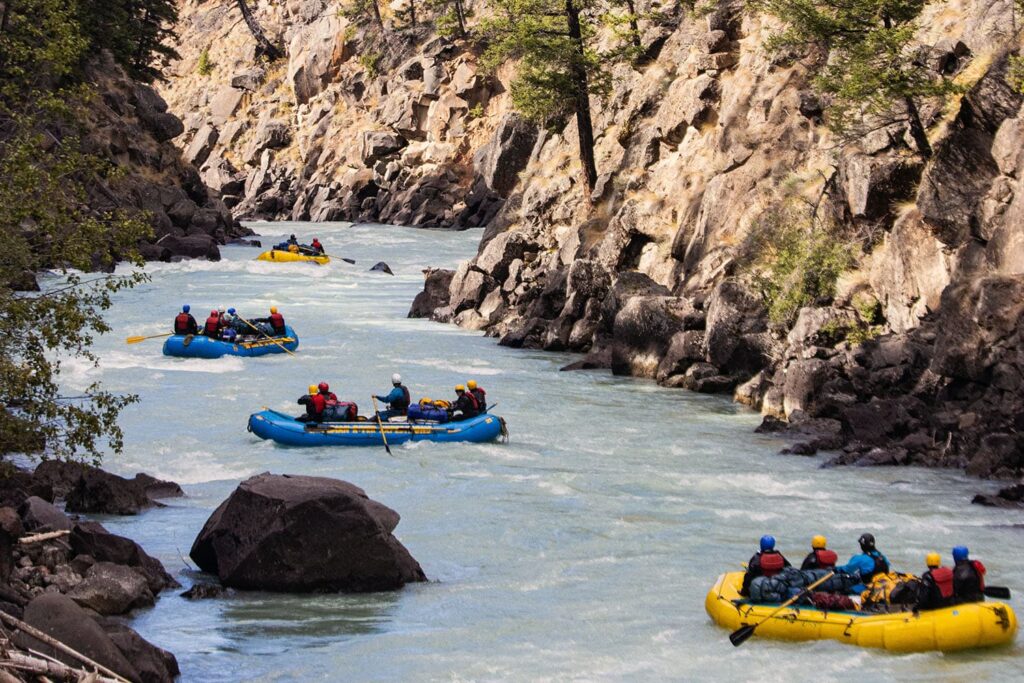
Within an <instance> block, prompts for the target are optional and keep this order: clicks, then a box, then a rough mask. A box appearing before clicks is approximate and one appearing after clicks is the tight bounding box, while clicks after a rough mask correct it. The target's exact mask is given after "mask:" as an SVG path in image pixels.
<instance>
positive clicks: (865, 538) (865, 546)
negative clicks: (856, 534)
mask: <svg viewBox="0 0 1024 683" xmlns="http://www.w3.org/2000/svg"><path fill="white" fill-rule="evenodd" d="M857 543H860V549H861V550H863V551H864V552H866V553H867V552H870V551H872V550H874V549H875V537H874V536H873V535H872V534H861V535H860V538H858V539H857Z"/></svg>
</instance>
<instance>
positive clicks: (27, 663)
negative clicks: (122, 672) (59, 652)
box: [0, 647, 124, 683]
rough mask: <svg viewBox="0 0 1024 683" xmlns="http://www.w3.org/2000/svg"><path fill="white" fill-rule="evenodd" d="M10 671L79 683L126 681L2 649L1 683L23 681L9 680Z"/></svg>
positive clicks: (0, 661) (40, 657)
mask: <svg viewBox="0 0 1024 683" xmlns="http://www.w3.org/2000/svg"><path fill="white" fill-rule="evenodd" d="M8 669H13V670H15V671H23V672H25V673H29V674H32V675H35V676H47V677H50V676H52V677H53V678H54V679H56V680H61V681H77V683H122V682H123V681H124V679H123V678H110V677H109V676H101V675H99V674H97V673H96V672H95V671H84V670H82V669H76V668H74V667H70V666H68V665H67V664H64V663H62V662H58V661H57V660H55V659H52V658H50V657H46V656H44V655H42V654H39V653H32V654H26V653H24V652H21V651H16V650H10V649H8V648H7V647H4V648H2V649H0V683H7V681H20V680H21V679H19V678H16V677H10V678H7V676H10V674H9V673H7V671H6V670H8Z"/></svg>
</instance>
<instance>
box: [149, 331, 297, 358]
mask: <svg viewBox="0 0 1024 683" xmlns="http://www.w3.org/2000/svg"><path fill="white" fill-rule="evenodd" d="M284 330H285V335H284V336H283V337H258V338H256V339H254V340H252V341H248V342H243V343H241V344H235V343H232V342H226V341H221V340H219V339H210V338H209V337H204V336H202V335H199V334H194V335H190V336H191V337H192V341H191V342H189V344H188V345H187V346H186V345H185V336H184V335H180V334H175V335H173V336H170V337H168V338H167V340H166V341H165V342H164V355H165V356H179V357H181V358H220V357H221V356H265V355H267V354H268V353H284V352H285V351H284V349H288V350H289V351H295V349H297V348H299V337H298V335H296V334H295V331H294V330H293V329H292V328H291V326H290V325H285V326H284ZM282 346H283V347H284V349H283V348H281V347H282Z"/></svg>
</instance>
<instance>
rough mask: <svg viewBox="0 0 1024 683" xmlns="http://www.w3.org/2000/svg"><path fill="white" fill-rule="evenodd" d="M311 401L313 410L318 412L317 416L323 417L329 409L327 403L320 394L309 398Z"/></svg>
mask: <svg viewBox="0 0 1024 683" xmlns="http://www.w3.org/2000/svg"><path fill="white" fill-rule="evenodd" d="M309 400H310V401H311V402H312V404H313V408H314V409H315V410H316V414H317V415H323V412H324V408H326V407H327V401H326V400H325V399H324V397H323V396H321V395H320V394H313V395H312V396H310V397H309Z"/></svg>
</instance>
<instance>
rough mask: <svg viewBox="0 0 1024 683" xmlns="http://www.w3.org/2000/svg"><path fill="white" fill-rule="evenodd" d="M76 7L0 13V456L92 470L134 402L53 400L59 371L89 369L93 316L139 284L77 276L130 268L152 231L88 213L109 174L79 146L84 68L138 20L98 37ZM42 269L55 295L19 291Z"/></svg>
mask: <svg viewBox="0 0 1024 683" xmlns="http://www.w3.org/2000/svg"><path fill="white" fill-rule="evenodd" d="M82 7H83V6H82V5H80V4H79V3H78V1H77V0H18V2H16V3H11V2H5V3H3V7H2V9H0V243H2V244H3V245H4V258H3V259H0V453H7V452H12V451H14V452H26V453H27V452H39V451H42V452H44V453H45V454H46V455H47V456H48V457H68V458H83V457H84V458H88V459H91V460H93V461H94V462H95V461H98V459H99V458H100V452H101V442H102V441H103V440H106V442H107V444H108V445H109V446H110V447H111V448H112V449H113V450H114V451H115V452H116V451H120V449H121V446H122V434H121V431H120V429H119V428H118V426H117V416H118V413H119V412H120V410H121V409H122V408H123V407H124V406H125V405H127V404H128V403H131V402H132V401H133V400H135V399H134V397H132V396H117V395H114V394H111V393H109V392H107V391H105V390H104V389H103V388H102V386H100V385H99V384H93V385H92V386H90V387H88V388H87V389H86V390H85V392H84V393H82V394H81V395H77V396H62V395H61V393H60V379H61V369H62V362H63V361H66V360H67V359H69V358H75V359H84V360H86V361H93V362H95V356H93V354H92V353H91V352H90V345H91V344H92V341H93V337H94V336H95V335H96V334H100V333H103V332H105V331H108V329H109V328H108V326H107V325H106V323H105V322H104V320H103V318H102V315H101V314H102V311H103V310H105V309H107V308H109V307H110V305H111V303H112V297H113V295H114V293H116V292H117V291H119V290H121V289H123V288H125V287H130V286H132V285H133V284H135V283H137V282H140V281H141V280H142V279H143V278H142V276H140V275H130V276H115V275H82V274H80V271H93V270H96V269H97V268H99V269H102V268H106V267H109V266H111V265H112V263H113V259H114V258H115V257H118V256H119V257H124V256H131V255H132V253H133V252H134V246H135V244H137V242H138V240H139V239H140V238H141V237H143V236H145V235H146V234H147V233H148V230H149V228H148V226H147V225H146V223H145V222H144V221H143V220H141V217H139V216H131V215H127V214H125V213H124V212H122V211H119V210H111V211H100V210H96V209H94V208H93V207H92V206H91V202H90V192H91V191H93V190H102V189H105V188H106V186H107V185H111V184H114V183H116V182H117V179H118V178H117V176H118V174H117V173H116V172H115V170H114V169H113V168H112V167H111V165H110V164H109V163H107V162H105V161H104V160H103V159H101V158H99V157H97V156H95V155H93V154H91V153H89V152H88V151H86V150H85V148H84V146H83V145H82V144H81V142H80V139H79V138H80V133H81V131H80V129H79V125H80V124H79V122H80V121H81V120H84V119H85V118H86V116H87V114H86V112H85V111H84V103H85V102H87V101H89V100H90V99H92V98H94V97H95V92H94V91H93V89H92V88H91V87H90V86H89V85H88V84H87V83H85V82H84V81H83V78H82V69H81V67H82V65H83V64H84V63H85V62H86V61H88V59H89V58H90V57H91V56H92V55H94V54H95V52H96V51H97V50H98V49H104V48H107V49H113V48H112V47H111V46H114V47H117V46H122V47H123V46H124V45H125V43H119V42H117V41H118V40H120V39H121V38H122V37H123V36H125V35H128V34H130V28H129V27H131V26H132V25H133V24H132V23H131V22H132V18H133V16H137V15H130V14H122V15H120V16H121V17H122V19H121V21H124V22H127V23H115V24H108V26H109V27H110V29H111V33H109V34H107V35H103V36H100V35H97V34H95V33H94V32H93V30H94V28H95V26H91V27H86V26H84V25H83V24H82V23H81V21H80V18H81V17H82V16H83V13H84V12H83V10H82ZM111 16H115V15H107V16H106V17H105V19H104V20H105V21H107V20H109V19H110V17H111ZM136 26H137V24H136ZM130 55H131V53H128V52H120V53H118V56H119V58H121V59H127V58H128V57H129V56H130ZM107 191H109V190H107ZM42 269H51V270H54V271H56V272H57V273H59V274H61V275H62V276H63V283H62V284H61V285H60V286H55V287H51V288H49V289H47V290H46V291H42V292H38V291H25V289H26V288H30V287H31V285H32V284H33V283H34V280H33V278H32V274H33V273H36V272H38V271H40V270H42Z"/></svg>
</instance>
